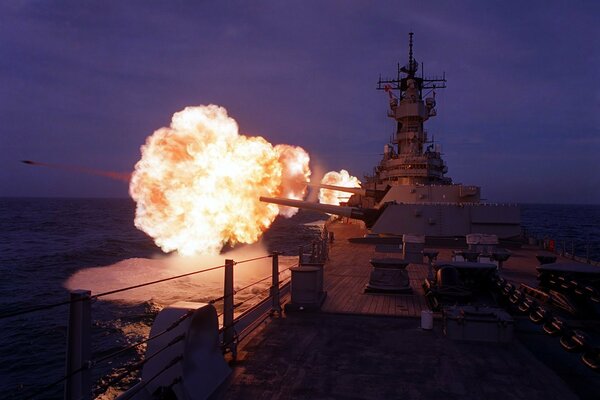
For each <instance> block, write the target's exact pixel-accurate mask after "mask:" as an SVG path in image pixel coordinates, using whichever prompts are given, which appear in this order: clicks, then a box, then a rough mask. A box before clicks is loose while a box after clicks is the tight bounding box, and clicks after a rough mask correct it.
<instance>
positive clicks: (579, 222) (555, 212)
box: [521, 204, 600, 261]
mask: <svg viewBox="0 0 600 400" xmlns="http://www.w3.org/2000/svg"><path fill="white" fill-rule="evenodd" d="M521 226H522V227H523V228H524V229H525V230H526V232H527V233H528V235H529V236H533V237H536V238H538V239H553V240H554V241H555V246H556V249H557V251H562V248H563V247H564V248H565V250H566V251H567V252H568V253H573V252H574V253H575V255H576V256H579V257H583V258H587V257H588V256H589V258H590V259H591V260H596V261H600V205H568V204H567V205H565V204H560V205H559V204H523V205H521Z"/></svg>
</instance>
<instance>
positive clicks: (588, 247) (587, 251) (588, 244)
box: [585, 242, 590, 264]
mask: <svg viewBox="0 0 600 400" xmlns="http://www.w3.org/2000/svg"><path fill="white" fill-rule="evenodd" d="M585 262H586V263H588V264H589V263H590V242H587V243H586V249H585Z"/></svg>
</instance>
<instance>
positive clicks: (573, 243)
mask: <svg viewBox="0 0 600 400" xmlns="http://www.w3.org/2000/svg"><path fill="white" fill-rule="evenodd" d="M571 259H572V260H574V259H575V241H574V240H571Z"/></svg>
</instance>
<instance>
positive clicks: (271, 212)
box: [129, 105, 310, 255]
mask: <svg viewBox="0 0 600 400" xmlns="http://www.w3.org/2000/svg"><path fill="white" fill-rule="evenodd" d="M141 152H142V158H141V160H140V161H138V163H137V164H136V166H135V171H134V172H133V174H132V177H131V183H130V186H129V192H130V194H131V197H132V198H133V199H134V200H135V201H136V203H137V207H136V215H135V226H136V227H137V228H138V229H141V230H142V231H144V232H146V233H147V234H148V235H150V236H151V237H152V238H153V239H154V241H155V243H156V244H157V245H158V246H159V247H160V248H162V249H163V250H164V251H165V252H169V251H177V252H179V253H180V254H183V255H195V254H218V253H219V251H220V250H221V248H222V247H223V246H224V245H225V244H226V243H230V244H235V243H254V242H256V241H257V240H258V239H259V237H260V236H261V234H262V233H263V232H264V231H265V230H266V229H267V228H268V227H269V226H270V225H271V223H272V222H273V220H274V219H275V217H276V216H277V214H278V213H282V214H285V215H286V216H291V215H293V214H294V213H295V212H296V211H297V210H295V209H289V208H284V207H282V209H281V210H280V208H279V207H278V206H277V205H274V204H266V203H262V202H260V201H259V200H258V198H259V197H260V196H268V197H277V196H281V197H288V198H293V199H302V198H303V197H304V194H305V192H306V182H308V179H309V177H310V169H309V161H310V158H309V156H308V154H307V153H306V151H304V150H303V149H302V148H300V147H293V146H288V145H277V146H273V145H271V144H270V143H269V142H267V141H266V140H265V139H264V138H262V137H248V136H244V135H241V134H240V133H239V129H238V125H237V123H236V121H235V120H234V119H233V118H231V117H229V116H228V115H227V110H225V108H223V107H219V106H216V105H208V106H198V107H186V108H185V109H184V110H182V111H179V112H177V113H175V114H174V115H173V118H172V121H171V126H170V127H168V128H161V129H158V130H157V131H155V132H154V133H153V134H152V135H151V136H150V137H148V139H147V140H146V143H145V144H144V145H143V146H142V148H141Z"/></svg>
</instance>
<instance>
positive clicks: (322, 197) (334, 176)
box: [319, 169, 360, 206]
mask: <svg viewBox="0 0 600 400" xmlns="http://www.w3.org/2000/svg"><path fill="white" fill-rule="evenodd" d="M321 183H322V184H325V185H335V186H342V187H349V188H351V187H360V181H359V180H358V178H357V177H355V176H352V175H350V174H349V173H348V171H346V170H345V169H343V170H341V171H340V172H336V171H330V172H328V173H326V174H325V176H323V179H321ZM348 197H350V194H349V193H345V192H340V191H339V190H330V189H321V190H319V202H320V203H323V204H333V205H335V206H339V205H340V198H342V199H346V198H348Z"/></svg>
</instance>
